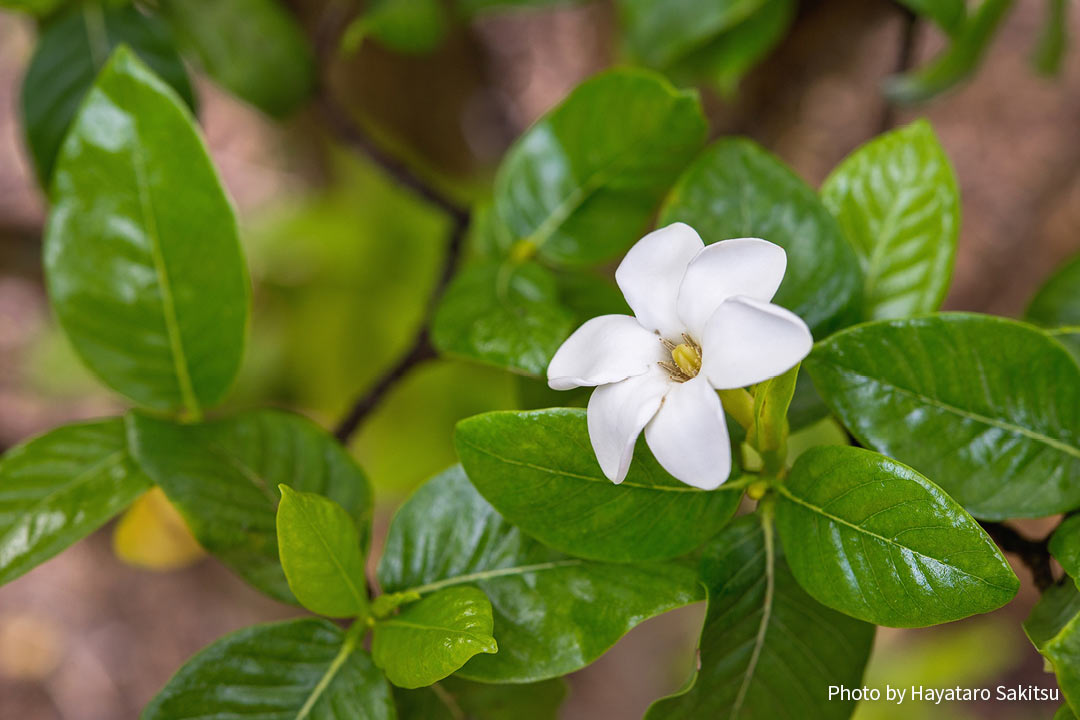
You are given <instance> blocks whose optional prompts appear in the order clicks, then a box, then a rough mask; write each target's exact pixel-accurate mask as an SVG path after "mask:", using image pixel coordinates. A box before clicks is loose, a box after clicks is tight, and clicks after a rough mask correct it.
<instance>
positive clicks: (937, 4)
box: [900, 0, 967, 35]
mask: <svg viewBox="0 0 1080 720" xmlns="http://www.w3.org/2000/svg"><path fill="white" fill-rule="evenodd" d="M900 3H901V4H902V5H906V6H907V7H908V9H909V10H911V11H912V12H913V13H915V14H916V15H921V16H922V17H924V18H927V19H928V20H932V21H934V22H935V23H937V24H938V27H940V28H941V29H942V30H944V31H945V32H947V33H948V34H949V35H956V34H957V33H959V32H960V30H961V29H963V27H964V21H965V20H966V19H967V5H966V3H965V0H900Z"/></svg>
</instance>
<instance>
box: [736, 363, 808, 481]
mask: <svg viewBox="0 0 1080 720" xmlns="http://www.w3.org/2000/svg"><path fill="white" fill-rule="evenodd" d="M798 377H799V365H796V366H795V367H793V368H791V369H790V370H788V371H787V372H784V373H782V374H780V375H777V376H776V377H774V378H770V379H768V380H765V381H764V382H760V383H758V384H757V385H755V386H754V425H753V428H752V430H751V432H750V436H749V438H748V442H750V443H751V444H752V445H753V446H754V447H755V448H756V449H757V451H758V452H759V453H765V452H775V451H782V450H783V449H784V443H785V442H786V440H787V435H788V425H787V412H788V408H789V407H790V406H791V400H792V397H794V394H795V382H796V379H797V378H798ZM782 454H783V453H781V455H782ZM780 459H781V460H783V457H781V458H780Z"/></svg>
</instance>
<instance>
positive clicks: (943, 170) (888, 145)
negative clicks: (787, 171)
mask: <svg viewBox="0 0 1080 720" xmlns="http://www.w3.org/2000/svg"><path fill="white" fill-rule="evenodd" d="M821 199H822V200H823V201H824V203H825V206H826V207H828V208H829V210H831V211H832V213H833V214H834V215H835V216H836V218H837V219H838V220H839V221H840V226H841V227H842V228H843V229H844V233H845V234H846V236H847V238H848V240H849V241H850V242H851V245H852V247H854V248H855V252H856V253H857V254H858V256H859V260H860V261H861V263H862V268H863V277H864V286H863V305H862V307H863V317H865V318H866V319H870V320H880V319H885V318H900V317H908V316H910V315H917V314H920V313H926V312H930V311H933V310H937V308H938V306H940V305H941V301H942V300H943V299H944V298H945V293H946V291H947V290H948V289H949V281H950V279H951V277H952V268H953V259H954V258H955V257H956V239H957V236H958V235H959V232H960V192H959V190H958V189H957V187H956V176H955V175H954V174H953V170H952V166H951V165H950V164H949V158H948V157H947V156H946V155H945V151H944V150H943V149H942V147H941V145H940V144H939V143H938V140H937V136H936V135H934V130H933V128H931V127H930V123H928V122H926V121H925V120H918V121H916V122H914V123H912V124H911V125H908V126H907V127H904V128H901V129H899V130H894V131H892V132H890V133H886V134H885V135H881V136H879V137H877V138H875V139H874V140H871V141H870V142H868V143H867V144H865V145H863V146H862V147H860V148H859V149H858V150H856V151H855V152H854V153H852V154H851V155H849V156H848V157H847V159H845V160H844V161H843V162H842V163H840V164H839V165H838V166H837V167H836V169H835V170H833V172H832V174H830V175H829V177H828V179H827V180H825V183H824V185H822V187H821Z"/></svg>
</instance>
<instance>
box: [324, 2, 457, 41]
mask: <svg viewBox="0 0 1080 720" xmlns="http://www.w3.org/2000/svg"><path fill="white" fill-rule="evenodd" d="M446 30H447V22H446V11H445V9H444V8H443V4H442V3H441V2H440V1H439V0H376V1H375V2H370V3H368V4H367V5H366V6H365V8H364V12H363V14H362V15H360V16H359V17H357V18H356V19H355V20H353V21H352V23H350V24H349V27H348V28H346V30H345V34H344V36H343V37H342V47H343V48H344V49H345V50H346V51H350V52H351V51H355V50H356V49H357V48H359V47H360V44H361V43H362V42H363V41H364V40H365V39H366V38H368V37H371V38H374V39H375V40H377V41H378V42H379V43H380V44H382V45H385V46H386V47H388V48H390V49H391V50H394V51H395V52H399V53H407V54H422V53H429V52H432V51H434V50H436V49H437V48H438V47H439V45H440V44H442V41H443V38H444V37H445V36H446Z"/></svg>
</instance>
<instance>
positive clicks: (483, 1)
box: [456, 0, 582, 17]
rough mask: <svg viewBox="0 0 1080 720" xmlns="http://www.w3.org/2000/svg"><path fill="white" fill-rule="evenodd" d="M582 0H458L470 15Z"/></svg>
mask: <svg viewBox="0 0 1080 720" xmlns="http://www.w3.org/2000/svg"><path fill="white" fill-rule="evenodd" d="M581 3H582V0H457V3H456V4H457V6H458V9H459V11H460V13H461V14H462V15H464V16H465V17H469V16H471V15H478V14H480V13H484V12H488V11H495V10H515V9H526V8H546V7H557V6H560V5H580V4H581Z"/></svg>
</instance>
